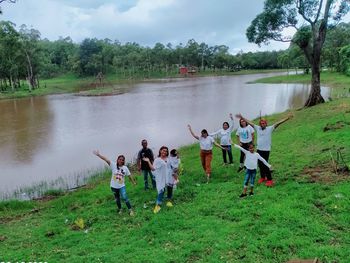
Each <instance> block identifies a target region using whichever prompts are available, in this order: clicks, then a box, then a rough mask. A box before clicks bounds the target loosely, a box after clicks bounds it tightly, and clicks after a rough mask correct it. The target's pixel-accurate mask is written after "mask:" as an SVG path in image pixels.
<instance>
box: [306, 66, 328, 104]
mask: <svg viewBox="0 0 350 263" xmlns="http://www.w3.org/2000/svg"><path fill="white" fill-rule="evenodd" d="M316 64H317V63H316ZM323 102H324V99H323V97H322V95H321V82H320V65H319V63H318V64H317V65H315V62H314V65H311V91H310V94H309V98H308V99H307V101H306V102H305V107H311V106H314V105H316V104H319V103H323Z"/></svg>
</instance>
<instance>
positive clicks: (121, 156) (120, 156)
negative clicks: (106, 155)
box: [117, 155, 125, 169]
mask: <svg viewBox="0 0 350 263" xmlns="http://www.w3.org/2000/svg"><path fill="white" fill-rule="evenodd" d="M120 158H123V159H124V160H123V164H122V166H123V165H124V164H125V156H124V155H119V156H118V157H117V168H118V169H119V164H118V160H119V159H120Z"/></svg>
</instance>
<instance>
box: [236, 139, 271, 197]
mask: <svg viewBox="0 0 350 263" xmlns="http://www.w3.org/2000/svg"><path fill="white" fill-rule="evenodd" d="M234 147H235V148H238V149H240V150H241V151H242V152H243V153H244V154H245V160H244V166H245V167H246V168H247V169H246V173H245V177H244V184H243V193H242V194H241V195H240V196H239V197H240V198H242V197H246V196H247V188H248V182H249V181H250V193H249V195H254V192H253V189H254V180H255V176H256V169H257V167H258V160H260V161H262V162H263V164H265V165H266V166H267V167H269V168H270V169H271V165H270V164H269V163H268V162H266V161H265V159H264V158H262V157H261V156H260V154H258V153H256V152H254V144H252V143H251V144H249V145H248V151H247V150H246V149H244V148H243V147H241V146H239V145H237V144H235V145H234Z"/></svg>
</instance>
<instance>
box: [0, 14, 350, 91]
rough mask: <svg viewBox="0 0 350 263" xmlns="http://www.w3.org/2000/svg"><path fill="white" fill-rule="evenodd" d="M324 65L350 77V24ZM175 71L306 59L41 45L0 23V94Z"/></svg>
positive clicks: (33, 35)
mask: <svg viewBox="0 0 350 263" xmlns="http://www.w3.org/2000/svg"><path fill="white" fill-rule="evenodd" d="M322 65H323V66H324V67H327V68H328V69H330V70H335V71H339V72H344V73H347V74H349V75H350V23H348V24H346V23H342V24H339V25H337V26H336V27H333V28H331V29H330V30H329V31H328V33H327V39H326V43H325V46H324V49H323V54H322ZM179 66H193V67H196V68H197V69H198V71H205V72H206V71H211V72H215V71H228V72H229V71H237V70H241V69H278V68H288V69H289V68H297V69H300V68H302V69H307V68H308V65H307V62H306V60H305V58H304V55H303V54H302V53H301V51H300V50H299V49H298V48H297V47H296V46H293V45H291V46H290V48H289V49H287V50H283V51H266V52H248V53H243V52H239V53H238V54H236V55H232V54H230V53H229V47H227V46H225V45H216V46H209V45H207V44H206V43H197V42H196V41H195V40H194V39H191V40H189V41H188V42H187V43H186V44H185V45H183V44H179V45H177V46H173V45H172V44H170V43H169V44H167V45H164V44H161V43H156V44H155V45H154V47H153V48H150V47H143V46H140V45H139V44H137V43H125V44H121V43H120V42H119V41H112V40H110V39H103V40H99V39H96V38H93V39H90V38H87V39H84V40H83V41H82V42H81V43H74V42H73V41H72V39H71V38H70V37H66V38H60V39H59V40H56V41H49V40H47V39H41V35H40V32H39V31H38V30H36V29H32V28H28V27H26V26H25V25H22V26H21V27H20V29H19V30H18V31H17V30H16V28H15V25H14V24H13V23H11V22H8V21H1V22H0V89H1V91H2V92H4V91H15V90H18V89H20V88H22V87H23V85H24V86H26V87H27V88H28V89H29V90H32V89H36V88H38V87H39V85H40V82H39V79H42V78H51V77H55V76H59V75H62V74H66V73H75V74H77V75H78V76H82V77H85V76H96V75H98V74H99V73H102V74H103V75H110V74H115V75H116V76H117V77H119V78H135V77H137V78H140V77H142V78H149V77H154V76H172V75H174V74H177V73H178V69H179Z"/></svg>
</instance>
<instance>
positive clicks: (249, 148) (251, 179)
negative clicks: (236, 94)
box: [188, 113, 292, 198]
mask: <svg viewBox="0 0 350 263" xmlns="http://www.w3.org/2000/svg"><path fill="white" fill-rule="evenodd" d="M229 117H230V123H228V122H224V123H223V124H222V128H221V129H219V130H217V131H215V132H212V133H208V131H207V130H206V129H203V130H202V131H201V135H200V136H199V135H196V134H195V133H194V132H193V130H192V127H191V125H188V129H189V131H190V133H191V134H192V136H193V137H194V138H195V139H197V140H198V141H199V145H200V158H201V163H202V167H203V170H204V172H205V174H206V177H207V183H208V182H209V180H210V175H211V160H212V148H213V146H214V145H215V146H217V147H219V148H221V150H222V155H223V162H224V165H228V164H232V163H233V158H232V140H231V138H232V132H233V115H232V113H230V115H229ZM236 117H237V118H238V119H239V127H238V128H237V131H236V137H237V143H238V144H233V146H234V147H235V148H238V149H239V150H240V151H241V155H240V159H239V168H238V171H237V172H241V171H242V170H244V169H245V177H244V183H243V192H242V193H241V195H240V196H239V197H241V198H243V197H246V196H247V188H248V184H250V192H249V195H254V183H255V177H256V171H257V168H258V166H259V170H260V176H261V177H260V179H259V181H258V183H259V184H261V183H264V182H265V185H266V186H268V187H272V186H273V184H274V182H273V180H272V176H271V165H270V164H269V163H268V161H269V156H270V151H271V137H272V132H273V131H274V130H275V129H276V128H277V127H278V126H279V125H281V124H282V123H284V122H286V121H287V120H289V119H290V118H291V117H292V115H289V116H288V117H286V118H284V119H282V120H280V121H279V122H277V123H275V124H273V125H270V126H268V125H267V121H266V120H265V119H262V118H261V119H260V121H259V125H256V124H254V123H253V122H252V121H249V120H247V119H246V118H244V117H243V116H242V114H237V115H236ZM255 131H256V133H257V152H255V147H254V134H255ZM213 136H218V137H219V138H220V144H218V143H216V141H215V139H214V137H213ZM227 155H228V158H229V162H227Z"/></svg>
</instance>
